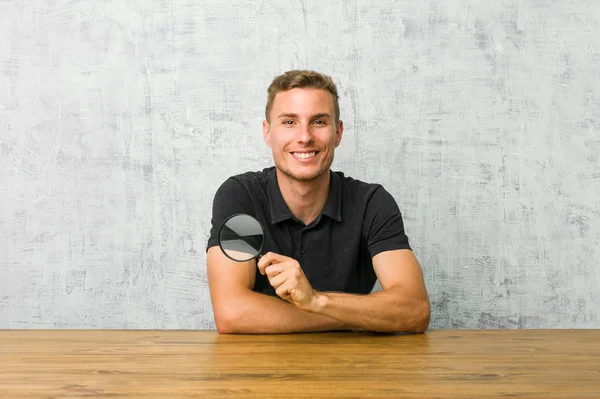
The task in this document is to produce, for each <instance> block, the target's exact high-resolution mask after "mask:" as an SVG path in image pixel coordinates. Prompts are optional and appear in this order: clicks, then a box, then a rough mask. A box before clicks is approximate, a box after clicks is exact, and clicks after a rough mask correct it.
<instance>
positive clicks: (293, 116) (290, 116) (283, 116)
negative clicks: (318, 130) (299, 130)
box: [277, 112, 298, 118]
mask: <svg viewBox="0 0 600 399" xmlns="http://www.w3.org/2000/svg"><path fill="white" fill-rule="evenodd" d="M297 116H298V114H292V113H288V112H284V113H282V114H279V115H278V116H277V117H278V118H296V117H297Z"/></svg>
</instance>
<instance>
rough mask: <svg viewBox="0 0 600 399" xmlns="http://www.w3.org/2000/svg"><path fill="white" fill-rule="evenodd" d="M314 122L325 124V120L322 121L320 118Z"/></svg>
mask: <svg viewBox="0 0 600 399" xmlns="http://www.w3.org/2000/svg"><path fill="white" fill-rule="evenodd" d="M315 123H316V124H317V125H324V124H325V121H322V120H316V121H315Z"/></svg>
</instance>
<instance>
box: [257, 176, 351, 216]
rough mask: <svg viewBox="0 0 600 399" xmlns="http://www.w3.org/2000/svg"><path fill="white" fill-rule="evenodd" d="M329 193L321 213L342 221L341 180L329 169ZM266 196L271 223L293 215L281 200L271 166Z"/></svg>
mask: <svg viewBox="0 0 600 399" xmlns="http://www.w3.org/2000/svg"><path fill="white" fill-rule="evenodd" d="M329 177H330V179H329V194H328V195H327V200H326V201H325V205H324V206H323V210H322V211H321V213H322V214H323V215H326V216H329V217H330V218H332V219H334V220H336V221H338V222H341V221H342V181H341V178H340V176H339V175H338V174H337V173H334V172H333V171H331V170H330V171H329ZM267 196H268V198H269V208H270V209H269V210H270V212H271V223H273V224H275V223H279V222H282V221H284V220H287V219H291V218H293V217H294V215H293V214H292V211H290V208H288V206H287V204H286V203H285V201H284V200H283V196H282V195H281V190H280V189H279V184H278V183H277V169H276V167H273V168H271V170H270V171H269V172H268V173H267Z"/></svg>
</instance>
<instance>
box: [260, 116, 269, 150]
mask: <svg viewBox="0 0 600 399" xmlns="http://www.w3.org/2000/svg"><path fill="white" fill-rule="evenodd" d="M262 127H263V139H264V140H265V143H266V144H267V145H268V146H269V147H270V146H271V134H270V131H269V129H270V126H269V122H267V121H263V123H262Z"/></svg>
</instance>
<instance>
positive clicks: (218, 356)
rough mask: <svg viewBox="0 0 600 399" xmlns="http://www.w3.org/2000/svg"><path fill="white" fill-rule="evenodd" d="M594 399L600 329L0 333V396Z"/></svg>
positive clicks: (598, 386)
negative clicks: (411, 332)
mask: <svg viewBox="0 0 600 399" xmlns="http://www.w3.org/2000/svg"><path fill="white" fill-rule="evenodd" d="M224 396H225V397H249V398H271V397H273V398H284V397H306V398H325V397H361V398H362V397H379V398H381V397H396V398H397V397H427V398H449V397H452V398H460V397H478V398H485V397H501V396H513V397H564V398H584V397H590V398H600V330H476V331H471V330H431V331H428V332H426V333H425V334H417V335H412V334H371V333H362V332H361V333H358V332H353V333H350V332H348V333H318V334H317V333H315V334H289V335H288V334H286V335H221V334H218V333H217V332H214V331H154V330H141V331H139V330H138V331H117V330H51V331H49V330H5V331H0V398H65V397H69V398H77V397H81V398H89V397H94V398H104V397H107V398H108V397H110V398H213V397H224Z"/></svg>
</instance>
